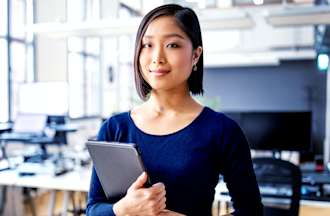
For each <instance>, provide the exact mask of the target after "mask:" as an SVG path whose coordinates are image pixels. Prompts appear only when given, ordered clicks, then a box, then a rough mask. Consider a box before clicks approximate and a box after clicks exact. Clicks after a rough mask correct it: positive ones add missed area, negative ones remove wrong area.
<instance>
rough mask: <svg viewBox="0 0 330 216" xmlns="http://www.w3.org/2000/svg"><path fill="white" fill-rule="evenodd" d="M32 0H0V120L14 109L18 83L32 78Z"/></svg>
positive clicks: (16, 102) (9, 114)
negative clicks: (29, 25) (26, 30)
mask: <svg viewBox="0 0 330 216" xmlns="http://www.w3.org/2000/svg"><path fill="white" fill-rule="evenodd" d="M32 23H33V0H0V56H1V58H0V77H1V80H0V97H1V103H0V122H7V121H9V120H11V119H14V117H15V116H16V113H17V112H18V88H19V86H20V84H22V83H26V82H32V81H34V38H33V34H31V33H30V34H27V33H26V32H25V31H24V29H25V25H27V24H32Z"/></svg>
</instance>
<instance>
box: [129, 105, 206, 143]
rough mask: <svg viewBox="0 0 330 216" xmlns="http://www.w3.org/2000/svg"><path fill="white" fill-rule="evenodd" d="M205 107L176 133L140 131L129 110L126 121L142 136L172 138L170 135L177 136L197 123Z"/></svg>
mask: <svg viewBox="0 0 330 216" xmlns="http://www.w3.org/2000/svg"><path fill="white" fill-rule="evenodd" d="M206 109H207V107H206V106H204V107H203V109H202V111H200V113H199V114H198V115H197V116H196V117H195V118H194V119H193V120H192V121H191V122H190V123H189V124H188V125H186V126H184V127H183V128H180V129H179V130H176V131H173V132H171V133H168V134H151V133H147V132H145V131H143V130H142V129H140V128H139V127H138V126H137V125H136V124H135V122H134V120H133V118H132V117H131V110H129V111H128V112H127V115H128V119H129V121H130V122H131V123H132V125H133V126H134V128H135V129H136V130H137V131H139V132H140V133H142V134H144V135H147V136H152V137H167V136H172V135H175V134H178V133H180V132H182V131H185V130H187V129H188V128H190V127H192V126H193V125H194V124H195V122H197V121H198V120H199V119H200V118H201V116H202V115H203V113H204V112H205V111H206Z"/></svg>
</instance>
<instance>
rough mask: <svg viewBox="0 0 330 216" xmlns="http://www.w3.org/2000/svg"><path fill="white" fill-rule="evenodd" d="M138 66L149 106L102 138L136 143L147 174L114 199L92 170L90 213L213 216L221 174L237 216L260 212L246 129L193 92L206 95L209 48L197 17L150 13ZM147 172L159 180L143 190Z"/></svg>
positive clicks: (107, 128)
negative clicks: (206, 52)
mask: <svg viewBox="0 0 330 216" xmlns="http://www.w3.org/2000/svg"><path fill="white" fill-rule="evenodd" d="M134 71H135V82H136V87H137V91H138V94H139V96H140V97H141V98H142V99H143V100H144V103H143V104H142V105H140V106H138V107H135V108H133V109H132V110H131V111H130V112H125V113H121V114H118V115H115V116H113V117H111V118H110V119H108V120H107V121H106V122H105V123H104V124H103V125H102V127H101V129H100V132H99V135H98V139H99V140H103V141H118V142H123V143H136V144H137V145H138V146H139V149H140V151H141V156H142V160H143V162H144V165H145V168H146V170H147V173H143V174H141V176H140V177H138V178H137V180H136V181H135V182H134V183H133V184H132V185H131V187H130V188H129V189H128V191H127V194H126V195H125V196H124V197H120V198H113V199H111V200H107V198H106V197H105V194H104V192H103V189H102V187H101V185H100V182H99V179H98V177H97V175H96V172H95V170H94V169H93V174H92V180H91V188H90V192H89V199H88V205H87V214H88V215H117V216H121V215H143V216H148V215H150V216H154V215H199V216H205V215H208V216H209V215H211V206H212V202H213V198H214V188H215V186H216V184H217V183H218V179H219V174H222V175H223V176H224V180H225V181H226V183H227V187H228V189H229V193H230V195H231V197H232V201H233V205H234V209H235V213H234V215H253V216H255V215H261V214H262V213H261V212H262V204H261V201H260V194H259V190H258V186H257V183H256V179H255V175H254V172H253V167H252V162H251V157H250V150H249V147H248V144H247V142H246V139H245V137H244V135H243V133H242V131H241V129H240V128H239V126H238V125H237V124H236V123H235V122H233V121H232V120H231V119H229V118H227V117H226V116H224V115H223V114H221V113H217V112H215V111H213V110H211V109H210V108H208V107H203V106H202V105H200V104H199V103H197V102H196V101H195V100H194V99H193V98H192V96H191V94H202V93H203V86H202V78H203V48H202V38H201V31H200V26H199V21H198V19H197V16H196V14H195V13H194V12H193V11H192V10H191V9H189V8H184V7H181V6H179V5H174V4H169V5H163V6H160V7H158V8H155V9H154V10H152V11H151V12H149V13H148V14H147V15H146V16H145V17H144V19H143V20H142V22H141V24H140V27H139V30H138V33H137V37H136V46H135V56H134ZM147 175H148V176H149V177H150V179H151V181H152V183H153V185H152V186H151V187H149V188H144V187H143V185H144V184H145V182H146V181H147V177H148V176H147Z"/></svg>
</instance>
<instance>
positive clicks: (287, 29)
mask: <svg viewBox="0 0 330 216" xmlns="http://www.w3.org/2000/svg"><path fill="white" fill-rule="evenodd" d="M164 3H178V4H182V5H185V6H188V7H191V8H193V9H194V10H195V11H196V12H197V14H198V16H199V18H200V21H201V28H202V36H203V43H204V44H203V45H204V67H205V69H204V81H203V84H204V90H205V93H204V95H203V96H197V97H196V99H197V100H198V101H199V102H200V103H201V104H203V105H204V106H209V107H211V108H212V109H214V110H216V111H219V112H224V113H225V114H226V115H228V116H229V117H231V118H233V119H234V120H235V121H237V122H238V123H239V124H240V126H241V127H242V129H243V131H244V132H245V134H246V136H247V138H248V141H249V144H250V147H251V154H252V157H253V158H260V157H261V158H268V159H273V160H275V158H276V159H277V160H282V161H289V162H290V163H291V164H294V165H295V167H296V168H298V170H299V172H300V174H301V178H300V184H299V189H298V191H299V194H300V195H299V198H298V204H296V205H297V206H298V209H299V215H301V216H309V215H320V216H321V215H330V174H329V170H330V86H329V85H330V84H329V83H330V82H329V81H328V80H330V69H329V55H330V5H329V4H330V1H329V0H179V1H172V0H137V1H129V0H57V1H52V0H0V98H1V102H0V130H1V131H0V133H1V134H0V140H1V151H0V152H1V153H0V215H58V214H61V215H84V214H85V212H84V209H85V204H86V194H87V191H88V188H89V180H90V179H89V178H90V172H91V163H92V162H91V159H90V157H89V154H88V151H87V149H86V146H85V142H86V141H87V140H88V139H93V138H95V136H96V135H97V132H98V129H99V127H100V126H101V124H102V122H103V121H104V120H106V119H107V118H109V117H110V116H112V115H114V114H116V113H119V112H124V111H127V110H129V109H131V108H132V107H134V106H135V105H138V104H140V103H141V100H140V99H139V97H138V95H137V93H136V91H135V86H134V75H133V69H132V68H133V65H132V60H133V52H134V44H135V34H136V31H137V27H138V24H139V22H140V21H141V17H142V16H143V15H144V14H146V13H147V12H148V11H149V10H150V9H152V8H154V7H156V6H158V5H161V4H164ZM20 132H29V133H34V134H33V136H32V137H24V135H23V137H22V135H21V136H19V137H17V136H16V137H15V133H20ZM13 134H14V135H13ZM28 136H30V135H28ZM259 162H260V161H259ZM263 164H266V162H265V161H264V162H262V163H261V165H260V164H259V165H258V164H257V160H256V166H255V168H256V169H257V168H258V167H259V166H262V165H263ZM272 166H273V165H272ZM274 166H275V165H274ZM268 168H269V167H268ZM268 168H267V170H268V171H269V172H270V175H271V174H273V175H274V174H276V175H281V172H278V173H276V170H274V169H268ZM278 170H279V169H278ZM278 170H277V171H278ZM256 174H257V175H258V174H259V171H258V170H256ZM257 178H258V177H257ZM274 179H275V177H274ZM220 180H221V177H220ZM243 181H244V180H243ZM260 181H262V180H260ZM259 186H260V190H261V192H262V197H263V202H264V204H265V205H266V204H267V205H268V204H270V205H272V206H275V207H280V208H283V205H284V206H285V208H291V206H290V205H291V204H290V198H288V197H286V195H288V196H290V195H292V193H293V192H292V193H290V192H289V193H287V191H288V190H287V189H289V190H290V187H289V188H288V187H283V185H281V186H277V185H275V184H273V183H269V182H268V184H266V185H263V184H261V182H260V184H259ZM283 190H284V191H285V192H284V193H283ZM215 191H216V194H215V201H214V206H213V208H214V209H213V213H214V215H221V214H226V213H228V212H230V211H231V209H232V208H231V203H230V197H229V195H228V193H227V192H226V188H225V186H224V184H223V182H221V181H219V184H218V186H217V188H216V190H215ZM288 203H289V204H288ZM297 206H296V207H297ZM296 215H298V214H296Z"/></svg>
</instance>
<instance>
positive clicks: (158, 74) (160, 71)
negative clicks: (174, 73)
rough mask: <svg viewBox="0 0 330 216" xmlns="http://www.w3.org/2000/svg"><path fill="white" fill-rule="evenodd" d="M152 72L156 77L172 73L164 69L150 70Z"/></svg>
mask: <svg viewBox="0 0 330 216" xmlns="http://www.w3.org/2000/svg"><path fill="white" fill-rule="evenodd" d="M150 72H151V73H152V74H154V75H156V76H163V75H166V74H168V73H169V72H170V71H169V70H164V69H157V70H150Z"/></svg>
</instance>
